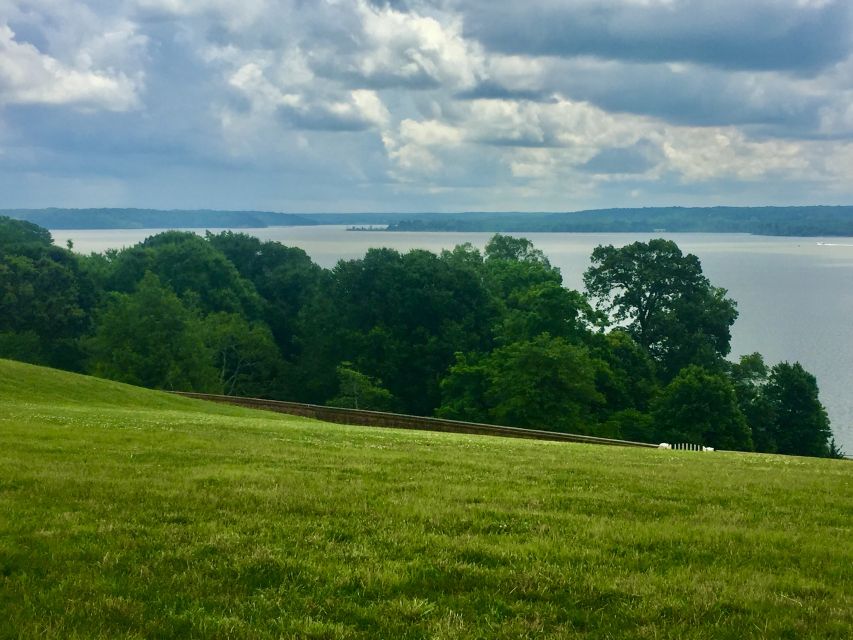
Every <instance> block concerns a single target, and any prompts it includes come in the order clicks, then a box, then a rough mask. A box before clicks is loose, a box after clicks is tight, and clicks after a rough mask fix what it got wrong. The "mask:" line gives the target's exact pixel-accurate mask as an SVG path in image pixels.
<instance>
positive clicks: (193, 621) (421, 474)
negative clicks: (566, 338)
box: [0, 360, 853, 639]
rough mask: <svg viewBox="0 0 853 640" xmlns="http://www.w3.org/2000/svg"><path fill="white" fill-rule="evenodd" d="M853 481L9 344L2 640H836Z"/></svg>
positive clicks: (1, 459)
mask: <svg viewBox="0 0 853 640" xmlns="http://www.w3.org/2000/svg"><path fill="white" fill-rule="evenodd" d="M851 483H853V464H852V463H850V462H847V461H837V460H813V459H806V458H793V457H781V456H769V455H757V454H756V455H749V454H723V453H694V452H680V451H657V450H645V449H622V448H617V447H601V446H594V445H581V444H567V443H553V442H534V441H526V440H512V439H501V438H493V437H483V436H459V435H451V434H438V433H435V434H433V433H424V432H413V431H395V430H388V429H370V428H361V427H346V426H340V425H331V424H324V423H320V422H316V421H312V420H308V419H302V418H294V417H288V416H281V415H276V414H272V413H260V412H253V411H248V410H244V409H239V408H236V407H228V406H225V405H215V404H208V403H204V402H201V401H197V400H189V399H184V398H177V397H172V396H169V395H166V394H162V393H157V392H153V391H146V390H141V389H136V388H134V387H128V386H124V385H120V384H116V383H112V382H106V381H102V380H96V379H94V378H87V377H83V376H76V375H73V374H68V373H61V372H57V371H52V370H50V369H43V368H38V367H32V366H29V365H23V364H18V363H13V362H9V361H4V360H0V638H27V639H29V638H63V639H68V638H388V639H397V638H576V637H577V638H738V639H740V638H750V637H753V638H796V639H800V638H845V639H847V638H850V637H853V490H851Z"/></svg>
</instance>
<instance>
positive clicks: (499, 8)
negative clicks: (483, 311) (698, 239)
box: [0, 0, 853, 211]
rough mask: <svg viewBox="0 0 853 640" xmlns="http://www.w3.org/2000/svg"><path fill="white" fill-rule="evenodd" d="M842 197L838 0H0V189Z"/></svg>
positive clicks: (16, 198) (847, 157)
mask: <svg viewBox="0 0 853 640" xmlns="http://www.w3.org/2000/svg"><path fill="white" fill-rule="evenodd" d="M851 203H853V3H851V2H850V1H849V0H713V1H711V0H598V1H593V0H524V1H523V2H522V1H519V0H511V1H503V0H411V1H407V0H396V1H392V0H388V1H379V0H241V1H240V2H236V1H234V0H0V208H5V207H43V206H75V207H86V206H138V207H160V208H171V207H189V208H196V207H216V208H231V209H234V208H240V209H249V208H258V209H271V210H280V211H367V210H375V211H460V210H472V209H478V210H558V211H563V210H573V209H581V208H590V207H607V206H643V205H666V204H681V205H717V204H851Z"/></svg>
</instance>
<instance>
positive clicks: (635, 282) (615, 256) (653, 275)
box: [584, 239, 737, 379]
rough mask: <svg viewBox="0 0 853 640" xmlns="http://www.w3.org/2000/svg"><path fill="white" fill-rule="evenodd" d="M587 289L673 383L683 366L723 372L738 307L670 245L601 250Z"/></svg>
mask: <svg viewBox="0 0 853 640" xmlns="http://www.w3.org/2000/svg"><path fill="white" fill-rule="evenodd" d="M584 283H585V285H586V289H587V291H588V292H589V294H590V295H591V296H593V297H594V298H596V300H597V306H598V307H599V308H600V309H601V310H603V311H605V312H607V313H609V314H610V316H611V317H612V319H613V321H614V322H615V323H617V324H620V325H624V326H625V327H626V329H627V330H628V331H629V332H630V334H631V335H632V336H633V337H634V338H635V339H636V340H637V342H638V343H639V344H640V345H641V346H642V347H643V348H645V349H646V350H647V351H648V352H649V353H650V354H651V355H652V356H653V357H654V358H655V360H657V361H658V363H659V364H660V365H661V367H660V370H661V373H662V374H663V375H664V376H665V378H666V379H671V378H672V377H674V376H675V374H676V373H677V372H678V371H679V370H680V369H681V368H682V367H684V366H686V365H688V364H698V365H701V366H704V367H706V368H719V367H720V366H721V364H722V362H721V359H722V357H724V356H726V355H727V354H728V353H729V351H730V341H731V332H730V329H731V326H732V324H734V321H735V319H736V318H737V310H736V305H735V302H734V301H733V300H731V299H730V298H727V297H726V291H725V289H720V288H718V287H714V286H712V285H711V284H710V282H709V281H708V279H707V278H706V277H705V276H704V275H703V274H702V266H701V264H700V262H699V259H698V258H697V257H696V256H695V255H693V254H687V255H684V254H683V253H682V252H681V250H680V249H679V248H678V246H677V245H676V244H675V243H674V242H672V241H671V240H663V239H656V240H650V241H649V242H648V243H645V242H634V243H632V244H629V245H626V246H624V247H621V248H616V247H614V246H613V245H607V246H598V247H596V248H595V250H594V251H593V253H592V266H591V267H590V268H589V269H588V270H587V271H586V273H585V274H584Z"/></svg>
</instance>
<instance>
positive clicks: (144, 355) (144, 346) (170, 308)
mask: <svg viewBox="0 0 853 640" xmlns="http://www.w3.org/2000/svg"><path fill="white" fill-rule="evenodd" d="M203 335H204V333H203V330H202V327H201V323H200V321H199V320H198V319H197V318H196V317H195V316H194V315H193V313H192V312H191V311H190V310H189V309H188V308H187V307H186V306H185V305H184V304H183V303H182V302H181V300H180V299H179V298H178V296H177V295H175V293H174V292H172V290H171V289H169V288H168V287H165V286H163V285H162V284H161V283H160V280H159V279H158V278H157V276H155V275H154V274H152V273H150V272H149V273H146V274H145V275H144V276H143V278H142V280H141V282H140V283H139V286H138V287H137V289H136V291H134V292H133V293H130V294H120V293H116V294H113V295H112V296H111V297H110V298H109V299H108V300H107V303H106V305H105V308H104V309H103V311H102V313H101V315H100V318H99V322H98V327H97V331H96V332H95V335H94V336H93V338H92V340H91V343H90V348H91V354H92V355H91V370H92V373H94V374H95V375H98V376H102V377H105V378H110V379H112V380H119V381H121V382H128V383H130V384H136V385H140V386H144V387H152V388H157V389H174V390H180V391H206V392H221V391H222V387H221V384H220V382H219V380H218V375H217V371H216V369H215V368H214V366H213V354H212V353H211V351H210V350H209V348H208V347H207V346H206V345H205V344H204V340H203Z"/></svg>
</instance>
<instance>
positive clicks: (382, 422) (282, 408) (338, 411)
mask: <svg viewBox="0 0 853 640" xmlns="http://www.w3.org/2000/svg"><path fill="white" fill-rule="evenodd" d="M175 393H176V394H177V395H181V396H184V397H187V398H197V399H200V400H210V401H212V402H222V403H225V404H233V405H237V406H239V407H246V408H249V409H262V410H264V411H276V412H278V413H287V414H290V415H294V416H303V417H306V418H315V419H317V420H322V421H324V422H334V423H336V424H351V425H360V426H366V427H389V428H394V429H415V430H419V431H443V432H446V433H467V434H471V435H479V436H503V437H509V438H527V439H531V440H553V441H556V442H585V443H588V444H607V445H615V446H621V447H645V448H650V449H657V445H656V444H648V443H646V442H631V441H629V440H614V439H612V438H597V437H595V436H582V435H575V434H571V433H558V432H556V431H542V430H540V429H519V428H516V427H502V426H498V425H492V424H480V423H478V422H461V421H459V420H444V419H442V418H424V417H422V416H409V415H404V414H400V413H387V412H384V411H365V410H363V409H342V408H339V407H326V406H323V405H317V404H304V403H301V402H284V401H281V400H262V399H260V398H242V397H239V396H220V395H213V394H208V393H189V392H181V391H177V392H175Z"/></svg>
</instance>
